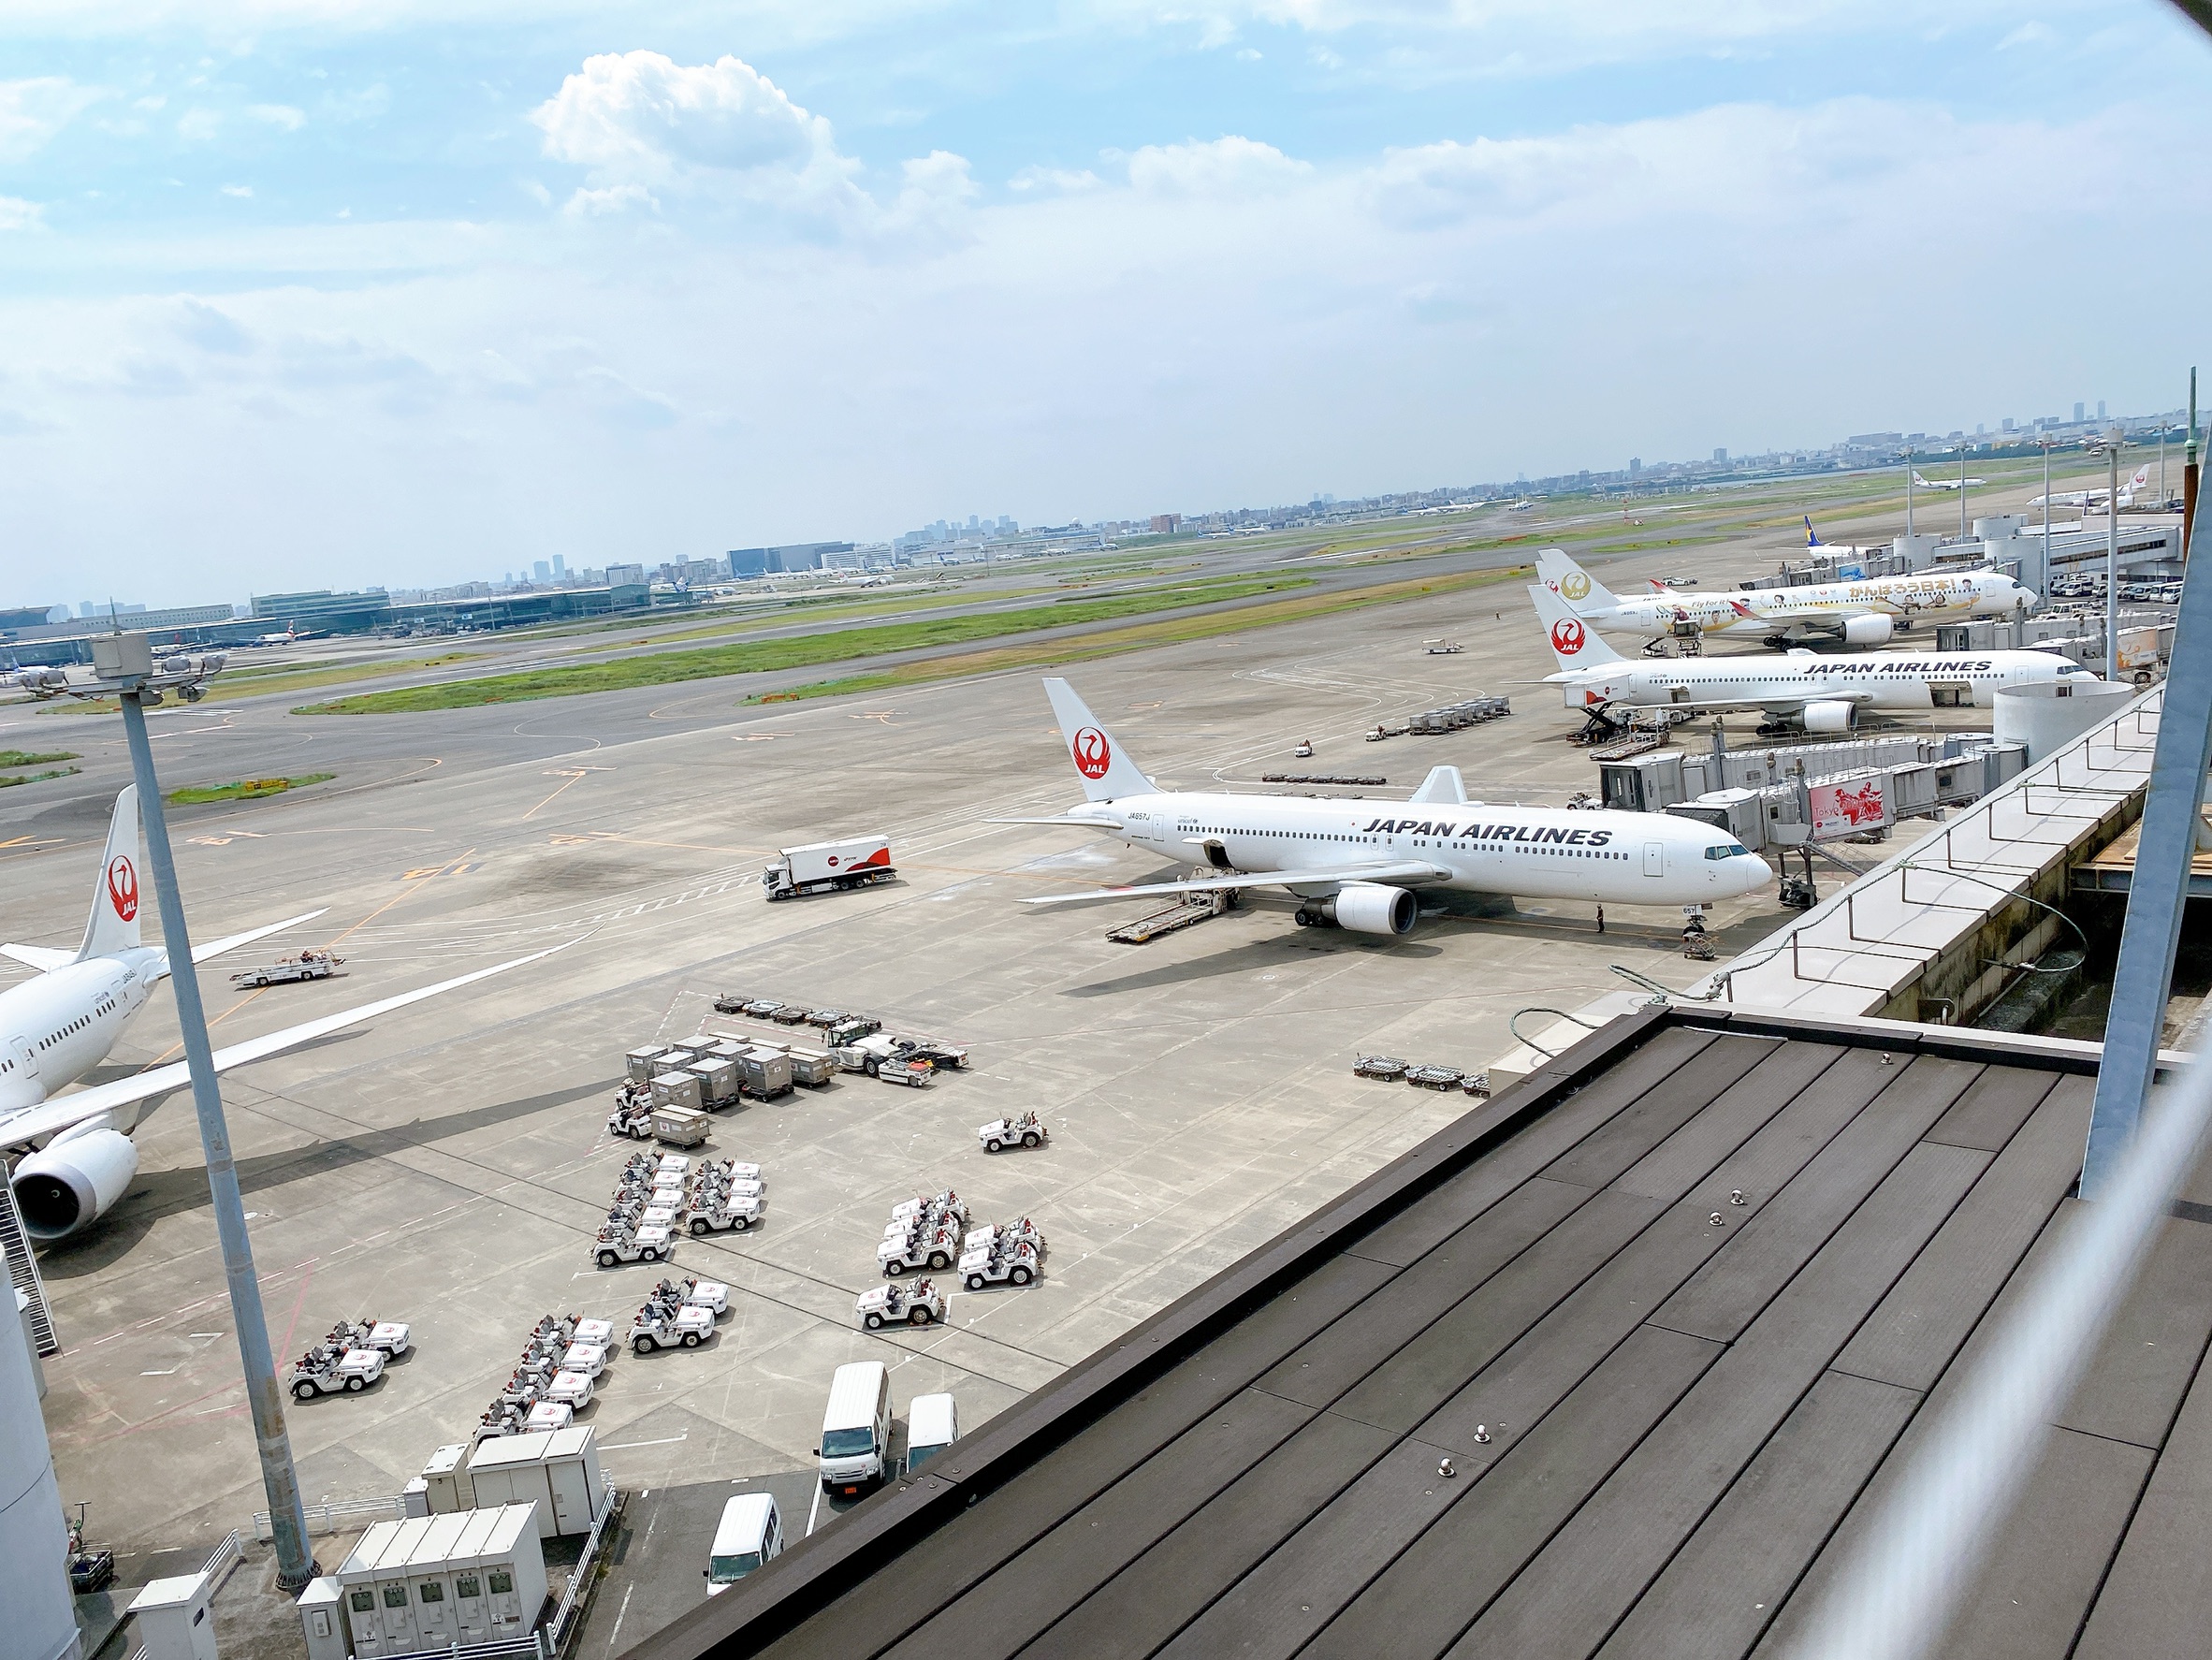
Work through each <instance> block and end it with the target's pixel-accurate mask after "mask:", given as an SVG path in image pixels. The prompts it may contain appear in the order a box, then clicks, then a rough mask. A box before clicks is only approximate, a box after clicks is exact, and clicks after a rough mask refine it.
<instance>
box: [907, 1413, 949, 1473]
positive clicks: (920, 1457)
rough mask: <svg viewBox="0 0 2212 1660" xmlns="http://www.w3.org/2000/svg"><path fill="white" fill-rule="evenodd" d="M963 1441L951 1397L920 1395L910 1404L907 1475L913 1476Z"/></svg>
mask: <svg viewBox="0 0 2212 1660" xmlns="http://www.w3.org/2000/svg"><path fill="white" fill-rule="evenodd" d="M959 1437H960V1421H959V1416H958V1414H957V1413H956V1412H955V1410H954V1409H953V1397H952V1396H951V1395H916V1396H915V1397H914V1398H913V1399H912V1400H911V1401H910V1402H908V1403H907V1474H908V1475H910V1476H911V1475H912V1474H913V1473H914V1472H915V1471H916V1470H919V1469H920V1468H921V1467H922V1466H923V1465H924V1464H925V1463H928V1462H929V1461H930V1460H931V1459H933V1458H935V1457H936V1456H937V1455H938V1454H939V1453H940V1452H942V1451H943V1450H944V1449H946V1448H948V1447H950V1446H952V1444H953V1442H954V1441H956V1440H958V1439H959Z"/></svg>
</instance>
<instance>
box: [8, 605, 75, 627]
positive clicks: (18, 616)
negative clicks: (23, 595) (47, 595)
mask: <svg viewBox="0 0 2212 1660" xmlns="http://www.w3.org/2000/svg"><path fill="white" fill-rule="evenodd" d="M53 612H54V607H53V606H51V605H0V628H44V627H45V626H46V622H47V619H48V618H50V617H51V616H52V615H53ZM67 616H68V614H67V612H66V611H65V612H64V613H63V619H64V620H66V619H67Z"/></svg>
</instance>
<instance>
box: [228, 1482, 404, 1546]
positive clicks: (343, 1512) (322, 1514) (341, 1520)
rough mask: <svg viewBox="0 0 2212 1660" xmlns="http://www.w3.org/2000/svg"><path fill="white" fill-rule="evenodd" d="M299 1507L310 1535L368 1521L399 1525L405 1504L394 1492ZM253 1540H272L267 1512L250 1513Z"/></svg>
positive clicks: (361, 1524) (274, 1531)
mask: <svg viewBox="0 0 2212 1660" xmlns="http://www.w3.org/2000/svg"><path fill="white" fill-rule="evenodd" d="M300 1508H301V1509H302V1510H304V1511H305V1512H306V1514H307V1531H308V1532H309V1533H311V1534H333V1533H343V1532H347V1531H350V1530H351V1529H353V1528H356V1527H366V1526H368V1525H369V1523H371V1522H403V1521H405V1520H406V1517H407V1501H406V1500H405V1499H403V1498H401V1497H400V1496H399V1495H398V1494H397V1493H394V1494H393V1495H392V1496H391V1497H390V1498H388V1499H339V1500H336V1501H335V1502H333V1503H330V1504H327V1505H302V1506H301V1507H300ZM254 1537H255V1539H256V1540H258V1541H259V1542H260V1543H262V1544H265V1545H266V1544H267V1543H269V1540H271V1539H273V1538H275V1537H276V1530H275V1529H274V1528H272V1527H271V1526H269V1512H268V1511H267V1510H256V1511H255V1512H254Z"/></svg>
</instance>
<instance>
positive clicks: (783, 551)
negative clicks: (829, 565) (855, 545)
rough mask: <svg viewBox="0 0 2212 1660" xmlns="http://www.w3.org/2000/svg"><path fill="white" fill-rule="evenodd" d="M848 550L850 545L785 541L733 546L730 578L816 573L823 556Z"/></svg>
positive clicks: (850, 548) (820, 565) (850, 549)
mask: <svg viewBox="0 0 2212 1660" xmlns="http://www.w3.org/2000/svg"><path fill="white" fill-rule="evenodd" d="M851 551H852V544H851V543H850V542H789V543H785V544H783V545H782V546H777V547H733V548H732V549H731V550H730V575H733V576H739V577H743V576H770V575H779V574H781V573H783V572H785V571H819V570H821V569H822V557H823V556H824V555H825V554H844V553H851Z"/></svg>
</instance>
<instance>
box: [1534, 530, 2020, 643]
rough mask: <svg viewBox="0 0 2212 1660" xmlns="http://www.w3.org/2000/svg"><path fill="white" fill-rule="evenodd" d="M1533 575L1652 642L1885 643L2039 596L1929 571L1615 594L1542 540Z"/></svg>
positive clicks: (2009, 584)
mask: <svg viewBox="0 0 2212 1660" xmlns="http://www.w3.org/2000/svg"><path fill="white" fill-rule="evenodd" d="M1536 575H1537V576H1538V577H1539V578H1541V579H1542V581H1543V584H1544V586H1545V587H1546V588H1548V589H1550V590H1551V591H1552V592H1553V593H1554V594H1556V595H1558V596H1559V599H1560V601H1561V602H1562V603H1563V604H1564V605H1565V606H1566V608H1567V609H1568V610H1569V611H1570V612H1572V613H1573V614H1574V615H1575V616H1576V617H1579V619H1581V620H1582V621H1583V622H1584V623H1586V624H1590V625H1593V626H1594V627H1597V628H1600V629H1608V630H1611V631H1614V632H1616V633H1638V634H1643V635H1645V636H1646V637H1647V638H1651V639H1658V638H1660V637H1661V636H1663V635H1666V634H1671V633H1677V632H1678V631H1679V630H1682V629H1693V630H1695V632H1696V633H1698V634H1700V635H1704V636H1709V637H1713V638H1719V639H1752V640H1764V641H1766V642H1767V643H1768V645H1770V646H1775V647H1778V648H1779V647H1781V646H1785V645H1787V644H1788V643H1789V642H1790V641H1791V640H1793V639H1799V640H1802V639H1810V638H1820V639H1825V640H1839V641H1841V642H1842V643H1843V644H1844V645H1846V646H1881V645H1885V644H1887V643H1888V641H1889V639H1890V637H1891V636H1892V635H1893V634H1895V633H1899V632H1902V631H1905V630H1909V629H1911V628H1912V626H1913V625H1914V623H1915V622H1955V621H1957V620H1958V619H1961V618H1966V617H2010V616H2013V615H2015V614H2016V613H2017V612H2020V611H2025V610H2027V609H2028V608H2029V607H2030V605H2032V604H2035V595H2034V594H2033V593H2032V592H2030V590H2027V589H2025V588H2022V587H2021V586H2020V585H2019V584H2018V583H2017V582H2015V581H2014V580H2013V579H2012V578H2011V577H2010V576H2004V575H1999V574H1998V573H1997V572H1995V571H1957V572H1952V571H1943V572H1936V571H1928V572H1921V573H1918V574H1916V575H1911V576H1869V577H1866V578H1864V579H1862V580H1859V581H1855V582H1809V583H1805V584H1803V585H1801V586H1798V587H1795V588H1747V589H1740V590H1734V591H1728V590H1711V591H1707V592H1703V593H1652V594H1643V595H1639V596H1637V598H1635V599H1626V600H1624V599H1621V598H1619V597H1618V596H1616V595H1615V594H1613V593H1612V592H1611V591H1609V590H1608V589H1607V588H1606V587H1605V585H1604V584H1602V583H1601V582H1599V581H1598V579H1597V578H1596V577H1594V576H1593V575H1590V573H1589V572H1587V571H1585V570H1584V569H1582V567H1581V566H1580V565H1578V564H1577V563H1575V561H1573V560H1571V559H1569V558H1568V557H1567V555H1566V553H1565V551H1564V549H1562V548H1557V547H1547V548H1545V549H1544V550H1543V551H1542V552H1540V553H1539V554H1537V555H1536Z"/></svg>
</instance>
